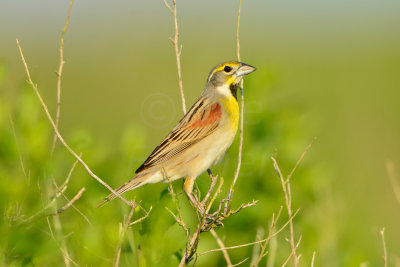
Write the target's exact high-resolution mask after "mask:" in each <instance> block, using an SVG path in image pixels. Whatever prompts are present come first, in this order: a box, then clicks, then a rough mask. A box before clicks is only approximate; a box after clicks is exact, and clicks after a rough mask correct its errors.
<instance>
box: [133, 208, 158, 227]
mask: <svg viewBox="0 0 400 267" xmlns="http://www.w3.org/2000/svg"><path fill="white" fill-rule="evenodd" d="M152 209H153V206H150V209H149V211H146V210H144V209H142V210H144V212H145V215H144V216H143V217H141V218H139V219H137V220H135V221H133V222H131V223H130V224H129V226H132V225H135V224H137V223H140V222H141V221H143V220H144V219H146V218H147V217H149V215H150V212H151V211H152Z"/></svg>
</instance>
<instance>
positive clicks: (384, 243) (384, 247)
mask: <svg viewBox="0 0 400 267" xmlns="http://www.w3.org/2000/svg"><path fill="white" fill-rule="evenodd" d="M381 236H382V244H383V264H384V265H383V266H384V267H387V250H386V241H385V228H382V230H381Z"/></svg>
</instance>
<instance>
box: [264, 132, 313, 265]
mask: <svg viewBox="0 0 400 267" xmlns="http://www.w3.org/2000/svg"><path fill="white" fill-rule="evenodd" d="M315 140H316V138H313V140H312V141H311V143H310V144H309V145H308V146H307V147H306V149H305V150H304V152H303V153H302V154H301V156H300V158H299V159H298V160H297V162H296V164H295V165H294V167H293V169H292V170H291V171H290V173H289V175H288V176H287V178H286V179H285V178H284V176H283V174H282V172H281V170H280V168H279V165H278V163H277V161H276V159H275V158H274V157H271V159H272V162H273V165H274V169H275V171H276V173H277V174H278V177H279V179H280V181H281V184H282V190H283V194H284V196H285V204H286V209H287V213H288V216H289V217H291V216H292V212H293V211H292V193H291V187H290V178H291V177H292V175H293V173H294V171H295V170H296V169H297V167H298V166H299V164H300V163H301V161H302V160H303V158H304V156H305V155H306V153H307V152H308V150H309V149H310V148H311V146H312V144H313V143H314V141H315ZM289 229H290V239H289V242H290V247H291V253H290V255H289V258H288V260H289V259H290V257H293V266H295V267H297V266H298V256H297V255H296V249H297V246H298V245H299V242H298V243H297V245H296V244H295V241H294V229H293V222H290V225H289ZM299 241H300V240H299ZM285 264H286V262H285ZM285 264H284V265H285Z"/></svg>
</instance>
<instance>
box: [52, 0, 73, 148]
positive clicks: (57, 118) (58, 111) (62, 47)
mask: <svg viewBox="0 0 400 267" xmlns="http://www.w3.org/2000/svg"><path fill="white" fill-rule="evenodd" d="M73 3H74V0H71V2H70V3H69V9H68V16H67V21H66V22H65V26H64V29H63V31H62V33H61V40H60V65H59V66H58V71H57V112H56V127H57V129H58V123H59V121H60V109H61V76H62V71H63V67H64V64H65V61H64V36H65V32H66V31H67V29H68V25H69V18H70V17H71V10H72V4H73ZM56 142H57V135H56V134H54V138H53V145H52V147H51V155H53V152H54V149H55V147H56Z"/></svg>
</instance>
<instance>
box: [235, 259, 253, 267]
mask: <svg viewBox="0 0 400 267" xmlns="http://www.w3.org/2000/svg"><path fill="white" fill-rule="evenodd" d="M248 259H249V258H245V259H244V260H242V261H239V262H238V263H235V264H234V265H232V267H234V266H239V265H240V264H242V263H244V262H245V261H247V260H248Z"/></svg>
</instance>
